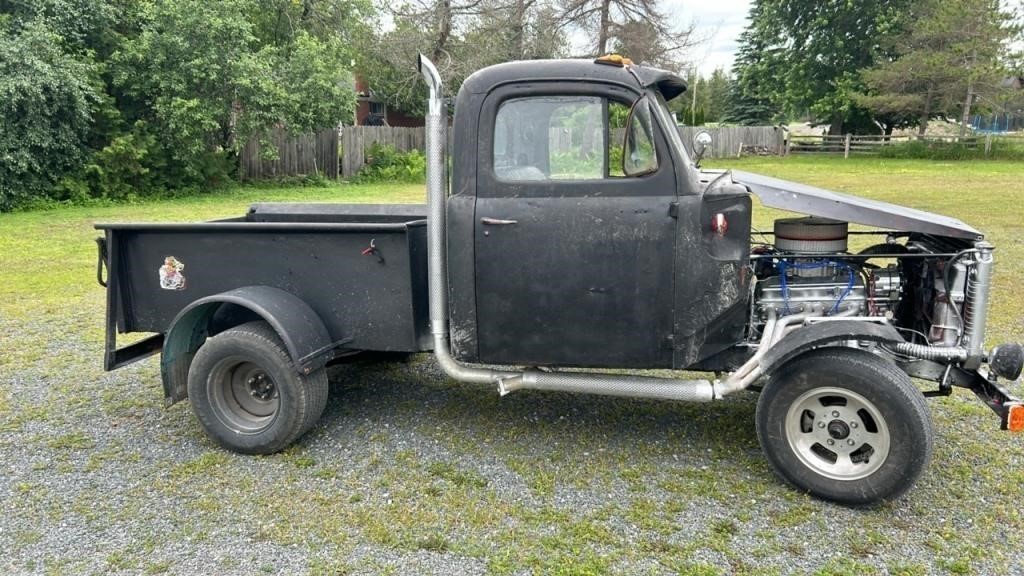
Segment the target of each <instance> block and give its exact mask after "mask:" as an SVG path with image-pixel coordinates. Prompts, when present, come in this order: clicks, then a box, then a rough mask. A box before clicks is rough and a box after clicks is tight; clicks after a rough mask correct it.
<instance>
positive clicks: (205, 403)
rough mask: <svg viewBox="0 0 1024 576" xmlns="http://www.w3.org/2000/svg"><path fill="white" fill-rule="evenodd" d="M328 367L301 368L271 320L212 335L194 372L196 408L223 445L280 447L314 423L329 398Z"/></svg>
mask: <svg viewBox="0 0 1024 576" xmlns="http://www.w3.org/2000/svg"><path fill="white" fill-rule="evenodd" d="M327 388H328V385H327V374H326V372H325V371H324V370H323V369H320V370H317V371H315V372H313V373H311V374H307V375H305V376H303V375H301V374H299V372H298V371H297V370H296V369H295V368H294V366H293V365H292V362H291V358H290V357H289V356H288V353H287V352H286V351H285V349H284V345H283V344H282V342H281V339H280V338H279V337H278V336H277V334H276V333H275V332H274V330H273V329H272V328H271V327H270V326H269V325H268V324H267V323H266V322H262V321H259V322H249V323H247V324H242V325H241V326H237V327H235V328H231V329H229V330H225V331H224V332H221V333H220V334H217V335H216V336H214V337H212V338H210V339H209V340H207V341H206V343H205V344H203V345H202V346H201V347H200V348H199V351H198V352H196V356H195V359H193V361H192V365H191V367H189V372H188V395H189V400H190V401H191V403H192V411H193V412H194V413H195V415H196V418H198V420H199V423H200V424H201V425H202V427H203V429H204V430H205V431H206V433H207V434H208V435H209V436H210V437H211V438H213V439H214V440H215V441H216V442H217V443H218V444H220V445H221V446H223V447H225V448H227V449H229V450H233V451H235V452H242V453H245V454H271V453H274V452H277V451H279V450H281V449H283V448H285V447H286V446H288V445H289V444H291V443H292V442H293V441H295V440H296V439H297V438H298V437H299V436H301V435H302V434H303V433H305V432H306V431H307V430H308V429H310V428H311V427H312V426H313V425H314V424H315V423H316V421H317V420H318V419H319V418H320V415H321V414H322V413H323V411H324V407H325V406H326V404H327Z"/></svg>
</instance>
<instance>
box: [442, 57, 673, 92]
mask: <svg viewBox="0 0 1024 576" xmlns="http://www.w3.org/2000/svg"><path fill="white" fill-rule="evenodd" d="M535 80H541V81H544V80H569V81H573V80H576V81H601V82H615V83H618V84H626V85H628V86H634V87H643V88H648V87H654V88H655V89H657V90H658V91H659V92H661V95H662V96H664V97H665V100H671V99H673V98H675V97H676V96H679V95H680V94H682V93H683V92H685V91H686V81H685V80H683V79H682V78H681V77H679V76H678V75H676V74H674V73H672V72H669V71H668V70H662V69H660V68H651V67H649V66H638V65H635V64H629V65H625V66H622V65H615V64H599V63H597V62H596V61H594V60H584V59H571V60H570V59H565V60H518V61H515V62H506V63H504V64H495V65H494V66H488V67H487V68H484V69H482V70H479V71H477V72H475V73H473V74H472V75H471V76H470V77H469V78H466V80H465V82H463V83H462V88H461V89H460V92H462V91H468V92H472V93H474V94H483V93H486V92H489V91H491V90H492V89H494V88H495V87H497V86H500V85H502V84H507V83H510V82H523V81H535Z"/></svg>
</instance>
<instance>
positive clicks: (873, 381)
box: [756, 348, 933, 505]
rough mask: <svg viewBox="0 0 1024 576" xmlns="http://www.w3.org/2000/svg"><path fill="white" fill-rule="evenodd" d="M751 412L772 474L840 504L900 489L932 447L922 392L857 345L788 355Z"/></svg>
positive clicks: (870, 500) (889, 495) (886, 496)
mask: <svg viewBox="0 0 1024 576" xmlns="http://www.w3.org/2000/svg"><path fill="white" fill-rule="evenodd" d="M836 415H838V417H837V416H836ZM756 420H757V437H758V440H760V442H761V448H762V449H763V450H764V452H765V455H766V456H767V458H768V462H769V463H770V464H771V467H772V469H773V470H774V471H775V473H776V474H778V475H779V476H780V477H781V478H782V479H784V480H786V481H788V482H789V483H791V484H793V485H794V486H796V487H797V488H800V489H801V490H804V491H806V492H809V493H810V494H812V495H814V496H817V497H819V498H822V499H825V500H831V501H833V502H838V503H841V504H847V505H866V504H874V503H878V502H882V501H887V500H893V499H895V498H897V497H899V496H900V495H902V494H903V493H904V492H906V491H907V490H908V489H910V487H911V486H913V485H914V483H915V482H916V481H917V479H918V478H919V477H920V476H921V473H922V472H923V471H924V469H925V468H926V467H927V466H928V462H929V460H930V459H931V455H932V442H933V432H932V423H931V417H930V415H929V412H928V406H927V404H926V403H925V399H924V396H923V395H922V394H921V392H920V391H919V390H918V389H917V388H915V387H914V385H913V384H912V383H911V381H910V377H909V376H907V374H906V373H905V372H903V371H902V370H900V369H899V368H898V367H897V366H896V365H895V364H894V363H893V362H891V361H888V360H886V359H884V358H881V357H879V356H876V355H874V354H871V353H870V352H866V351H864V350H858V349H855V348H823V349H818V350H813V351H811V352H807V353H806V354H802V355H800V356H798V357H797V358H795V359H793V360H791V361H789V362H787V363H786V364H785V365H783V366H782V367H781V368H779V370H778V371H777V372H776V373H775V374H773V375H772V376H771V377H770V378H769V380H768V383H767V384H766V385H765V387H764V390H763V391H762V393H761V397H760V399H759V400H758V403H757V416H756ZM872 430H873V431H872ZM833 458H834V461H833Z"/></svg>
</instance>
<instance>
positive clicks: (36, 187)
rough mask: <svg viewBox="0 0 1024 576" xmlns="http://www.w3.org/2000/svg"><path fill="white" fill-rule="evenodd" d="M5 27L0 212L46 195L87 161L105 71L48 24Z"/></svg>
mask: <svg viewBox="0 0 1024 576" xmlns="http://www.w3.org/2000/svg"><path fill="white" fill-rule="evenodd" d="M19 28H20V29H19V30H18V31H17V32H10V31H8V30H5V29H4V28H3V27H2V26H0V118H3V119H4V123H3V127H2V129H0V211H2V210H8V209H10V208H11V207H13V206H14V205H16V204H18V203H20V202H25V201H28V200H29V199H31V198H33V197H41V196H45V195H46V194H47V193H48V192H49V190H50V189H51V188H52V187H53V186H54V185H55V184H56V183H57V182H58V181H59V180H60V179H61V177H62V176H63V175H64V174H66V173H68V172H71V171H74V170H76V169H78V168H79V167H80V166H81V165H82V163H83V162H84V161H85V159H86V158H87V156H88V138H89V131H90V128H91V125H92V121H93V115H94V113H95V111H96V110H97V108H99V107H100V105H101V101H102V87H101V83H100V80H99V70H98V68H97V67H96V66H95V65H94V64H93V63H91V62H89V61H88V60H86V59H83V58H80V57H78V56H76V55H74V54H72V53H71V52H69V51H68V50H67V49H66V47H65V44H64V41H63V39H62V38H61V37H60V36H59V35H58V34H56V33H54V32H53V31H52V30H51V29H50V28H49V27H48V26H46V25H45V24H44V23H43V22H29V23H25V24H24V25H23V26H19Z"/></svg>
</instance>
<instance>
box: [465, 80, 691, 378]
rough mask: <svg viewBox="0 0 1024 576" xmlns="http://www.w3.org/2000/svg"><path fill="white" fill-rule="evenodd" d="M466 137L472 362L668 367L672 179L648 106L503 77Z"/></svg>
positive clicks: (608, 93)
mask: <svg viewBox="0 0 1024 576" xmlns="http://www.w3.org/2000/svg"><path fill="white" fill-rule="evenodd" d="M538 93H542V94H543V95H538ZM627 124H629V125H628V126H627ZM479 134H480V149H479V156H480V164H479V171H478V173H477V200H476V210H475V222H474V247H475V256H474V258H475V281H476V287H475V288H476V311H477V334H478V350H479V360H480V361H481V362H489V363H500V364H529V365H561V366H590V367H613V366H614V367H658V366H664V367H669V366H671V365H672V331H673V318H672V316H673V313H672V307H673V281H674V273H673V251H674V242H675V237H676V234H675V232H676V220H675V219H674V217H673V216H674V212H673V203H674V201H675V199H676V183H675V174H674V171H673V166H672V159H671V156H670V155H669V154H667V153H665V150H666V147H667V143H666V141H665V138H664V134H663V133H662V131H661V128H660V127H659V126H658V124H657V121H656V119H655V118H654V117H653V115H652V114H651V111H650V109H649V102H648V100H647V99H646V98H643V99H640V95H638V94H636V93H634V92H632V91H629V90H627V89H625V88H623V87H618V86H612V85H609V86H607V87H604V86H596V85H586V84H584V85H581V84H579V83H576V84H562V83H559V84H557V85H549V86H546V87H543V88H542V89H541V90H538V86H537V85H512V86H509V87H507V88H505V89H499V90H498V91H495V92H492V93H491V94H490V95H489V96H488V97H487V100H486V101H485V103H484V106H483V109H482V114H481V117H480V123H479ZM627 134H628V135H629V136H628V137H627V136H626V135H627Z"/></svg>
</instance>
